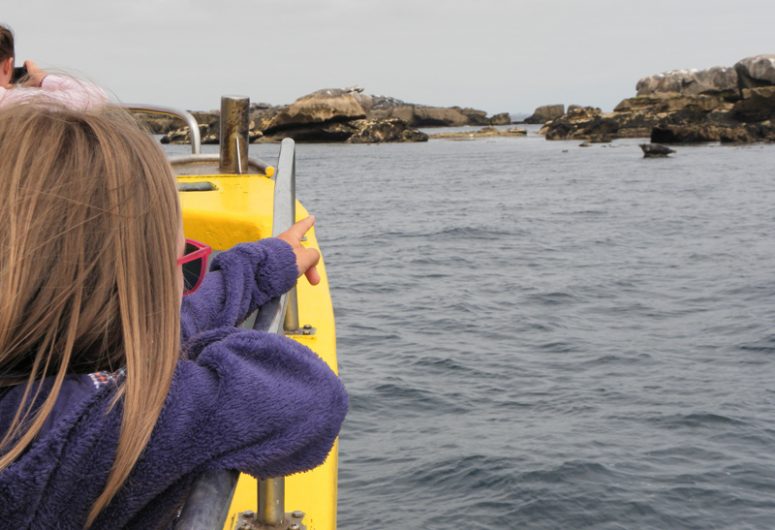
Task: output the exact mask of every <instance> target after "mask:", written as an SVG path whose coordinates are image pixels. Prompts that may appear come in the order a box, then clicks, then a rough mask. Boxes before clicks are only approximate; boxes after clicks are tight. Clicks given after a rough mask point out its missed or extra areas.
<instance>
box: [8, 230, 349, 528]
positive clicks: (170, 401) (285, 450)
mask: <svg viewBox="0 0 775 530" xmlns="http://www.w3.org/2000/svg"><path fill="white" fill-rule="evenodd" d="M296 272H297V269H296V266H295V257H294V254H293V252H292V250H291V249H290V246H289V245H287V244H286V243H284V242H282V241H280V240H277V239H266V240H263V241H260V242H258V243H246V244H241V245H238V246H236V247H234V248H233V249H232V250H230V251H228V252H224V253H222V254H220V255H219V256H218V257H216V258H215V260H213V266H212V269H211V272H209V273H208V275H207V276H206V278H205V281H204V283H203V284H202V287H200V289H199V291H197V292H196V293H194V294H192V295H190V296H187V297H186V298H185V299H184V302H183V305H182V326H181V327H182V337H183V344H184V351H185V355H184V357H187V359H185V360H181V361H180V362H179V363H178V366H177V370H176V372H175V375H174V378H173V380H172V387H171V389H170V393H169V395H168V396H167V401H166V404H165V406H164V409H163V410H162V413H161V416H160V418H159V420H158V422H157V424H156V427H155V429H154V431H153V434H152V436H151V440H150V442H149V444H148V446H147V448H146V449H145V451H144V452H143V454H142V456H141V457H140V459H139V461H138V462H137V465H136V466H135V468H134V470H133V471H132V473H131V475H130V477H129V479H128V480H127V482H126V483H125V484H124V486H123V487H122V489H121V490H120V491H119V493H118V494H117V495H116V497H115V498H114V499H113V501H112V502H111V503H110V505H109V506H108V507H107V508H106V509H105V510H104V511H103V512H102V513H101V514H100V516H99V517H98V519H97V521H96V523H95V525H94V526H93V528H94V529H103V528H105V529H107V528H110V529H114V528H131V529H138V530H139V529H143V530H145V529H157V528H158V529H161V528H169V527H170V525H171V524H172V522H173V521H174V519H175V517H176V516H177V512H178V509H179V508H180V506H181V505H182V503H183V501H184V500H185V497H186V495H187V493H188V491H189V489H190V487H191V485H192V483H193V481H194V479H196V478H197V477H198V476H199V475H200V474H201V473H202V472H204V471H206V470H211V469H238V470H240V471H244V472H247V473H250V474H251V475H254V476H257V477H272V476H279V475H287V474H290V473H295V472H298V471H303V470H307V469H310V468H313V467H315V466H317V465H318V464H320V463H321V462H322V461H323V460H324V459H325V457H326V455H327V454H328V452H329V450H330V449H331V446H332V444H333V442H334V439H335V438H336V435H337V433H338V432H339V428H340V426H341V424H342V421H343V420H344V416H345V413H346V412H347V395H346V393H345V390H344V388H343V386H342V384H341V382H340V381H339V378H338V377H336V375H335V374H334V373H333V372H332V371H331V370H330V369H329V368H328V366H327V365H326V364H325V363H324V362H323V361H322V360H321V359H320V358H319V357H318V356H317V355H315V354H314V353H313V352H312V351H310V350H309V349H307V348H305V347H304V346H301V345H300V344H298V343H297V342H295V341H292V340H290V339H287V338H285V337H280V336H277V335H270V334H266V333H260V332H256V331H252V330H245V329H239V328H236V327H235V326H236V325H238V324H239V323H240V322H241V321H242V320H243V319H244V318H245V317H246V316H247V315H248V314H250V313H251V312H252V311H253V310H255V309H256V308H257V307H258V306H260V305H262V304H264V303H265V302H267V301H268V300H269V299H270V298H273V297H275V296H278V295H280V294H281V293H283V292H285V291H287V290H288V289H289V288H291V287H292V286H293V285H294V283H295V281H296ZM121 377H122V375H121V373H117V374H107V373H98V374H87V375H77V374H73V375H71V376H68V377H67V380H66V382H65V384H64V387H63V388H62V392H61V394H60V397H59V399H58V400H57V404H56V407H55V409H54V412H53V414H52V415H51V417H50V418H49V421H48V422H47V423H46V425H45V427H44V429H43V431H42V432H41V434H40V435H39V436H38V438H37V439H36V440H35V441H34V442H33V444H32V445H31V446H30V447H29V449H28V450H27V451H26V452H25V453H24V455H22V457H21V458H19V459H18V460H16V461H15V462H14V463H13V464H12V465H11V466H10V467H8V468H6V469H4V470H3V471H0V528H2V529H5V528H9V529H10V528H13V529H22V528H29V529H43V528H45V529H54V528H63V529H64V528H67V529H69V528H72V529H77V528H82V527H83V524H84V521H85V520H86V516H87V514H88V511H89V508H90V507H91V505H92V503H93V502H94V500H95V499H96V498H97V496H98V495H99V494H100V492H101V491H102V489H103V487H104V484H105V480H106V479H107V476H108V472H109V471H110V467H111V464H112V462H113V459H114V456H115V451H116V445H117V441H118V433H119V426H120V423H121V410H122V408H121V404H120V403H119V404H118V405H116V406H115V407H114V408H113V409H112V410H109V404H110V401H111V398H112V397H113V395H114V392H115V388H116V384H117V381H119V380H120V379H121ZM47 385H50V381H45V382H44V388H45V386H47ZM21 393H22V389H21V388H20V387H14V388H11V389H6V390H3V391H0V434H2V433H4V432H5V431H6V430H7V429H8V426H9V424H10V421H11V419H12V417H13V414H14V411H15V410H16V407H17V406H18V404H19V401H20V399H21ZM43 393H44V394H45V393H46V392H45V391H44V392H43Z"/></svg>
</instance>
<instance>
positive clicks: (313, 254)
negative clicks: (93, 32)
mask: <svg viewBox="0 0 775 530" xmlns="http://www.w3.org/2000/svg"><path fill="white" fill-rule="evenodd" d="M314 224H315V216H314V215H310V216H309V217H307V218H305V219H302V220H301V221H299V222H297V223H296V224H294V225H293V226H292V227H290V228H289V229H288V230H286V231H285V232H283V233H282V234H280V235H279V236H277V239H282V240H283V241H285V242H286V243H288V244H289V245H290V246H291V248H293V253H294V254H296V267H298V269H299V276H301V275H302V274H303V275H305V276H306V277H307V280H308V281H309V283H311V284H312V285H317V284H319V283H320V274H318V271H317V268H316V266H317V264H318V262H319V261H320V252H318V251H317V250H316V249H314V248H306V247H303V246H302V245H301V240H302V239H303V238H304V234H306V233H307V232H308V231H309V229H310V228H312V226H313V225H314Z"/></svg>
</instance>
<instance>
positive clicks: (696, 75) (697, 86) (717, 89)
mask: <svg viewBox="0 0 775 530" xmlns="http://www.w3.org/2000/svg"><path fill="white" fill-rule="evenodd" d="M635 90H636V92H637V94H638V95H639V96H650V95H652V94H665V93H677V94H682V95H689V96H698V95H702V94H708V95H728V96H734V95H735V94H736V93H737V91H738V88H737V72H736V71H735V68H732V67H727V66H714V67H712V68H707V69H705V70H673V71H672V72H665V73H662V74H656V75H651V76H648V77H644V78H643V79H641V80H639V81H638V82H637V84H636V85H635Z"/></svg>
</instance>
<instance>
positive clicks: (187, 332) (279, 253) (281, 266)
mask: <svg viewBox="0 0 775 530" xmlns="http://www.w3.org/2000/svg"><path fill="white" fill-rule="evenodd" d="M297 276H298V272H297V269H296V256H295V255H294V253H293V250H292V248H291V246H290V245H288V244H287V243H285V242H283V241H281V240H279V239H275V238H271V239H262V240H261V241H258V242H256V243H241V244H239V245H237V246H235V247H233V248H231V249H229V250H227V251H225V252H222V253H220V254H219V255H218V256H216V257H215V259H214V260H213V263H212V266H211V270H210V271H209V272H208V273H207V275H206V276H205V278H204V281H203V282H202V285H201V286H200V287H199V289H198V290H197V291H196V292H195V293H192V294H190V295H188V296H186V297H184V298H183V302H182V304H181V322H180V324H181V333H182V339H183V342H185V341H187V340H188V339H189V338H190V337H193V336H194V335H196V334H197V333H201V332H203V331H206V330H208V329H214V328H219V327H222V326H237V325H239V324H240V323H241V322H242V321H243V320H245V318H247V316H248V315H250V314H251V313H252V312H253V311H255V310H256V309H257V308H258V307H260V306H261V305H263V304H265V303H266V302H268V301H269V300H271V299H272V298H275V297H277V296H280V295H282V294H283V293H285V292H286V291H288V290H290V289H291V288H292V287H293V286H294V285H295V284H296V278H297Z"/></svg>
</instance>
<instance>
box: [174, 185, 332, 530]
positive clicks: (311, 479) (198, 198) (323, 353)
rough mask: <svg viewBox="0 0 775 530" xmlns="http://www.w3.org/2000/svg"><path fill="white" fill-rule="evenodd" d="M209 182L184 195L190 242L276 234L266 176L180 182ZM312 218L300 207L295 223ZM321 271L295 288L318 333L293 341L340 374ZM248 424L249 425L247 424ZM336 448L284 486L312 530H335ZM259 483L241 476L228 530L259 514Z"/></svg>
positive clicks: (303, 314)
mask: <svg viewBox="0 0 775 530" xmlns="http://www.w3.org/2000/svg"><path fill="white" fill-rule="evenodd" d="M202 181H207V182H211V183H213V184H214V185H215V187H216V189H215V190H213V191H191V192H181V193H180V201H181V205H182V207H183V226H184V230H185V232H186V237H190V238H193V239H196V240H199V241H203V242H205V243H208V244H209V245H211V246H212V247H213V249H214V250H225V249H227V248H229V247H231V246H233V245H235V244H237V243H241V242H244V241H254V240H257V239H261V238H264V237H269V236H270V235H271V232H272V213H273V207H272V202H273V194H274V182H273V181H272V180H271V179H269V178H267V177H265V176H262V175H239V176H237V175H196V176H190V177H187V176H182V177H178V182H179V183H183V182H202ZM307 215H308V213H307V211H306V209H305V208H304V207H303V206H302V205H301V204H300V203H297V204H296V219H297V220H299V219H303V218H304V217H306V216H307ZM305 245H307V246H312V247H315V248H318V249H319V246H318V242H317V238H316V236H315V232H314V229H313V230H312V231H310V233H308V234H307V242H306V243H305ZM318 270H319V272H320V276H321V282H320V284H319V285H316V286H312V285H310V284H309V282H307V280H306V278H304V277H302V278H300V279H299V282H298V285H297V292H298V300H299V323H300V324H301V325H305V324H309V325H310V326H312V327H313V328H315V330H316V332H315V334H314V335H310V336H303V335H299V336H293V338H294V339H295V340H297V341H299V342H300V343H302V344H304V345H305V346H308V347H309V348H310V349H312V350H313V351H314V352H315V353H317V354H318V355H319V356H320V357H321V358H322V359H323V360H324V361H326V363H328V365H329V366H330V367H331V368H332V369H333V370H334V371H335V372H336V371H337V361H336V331H335V326H334V310H333V306H332V304H331V296H330V293H329V286H328V275H327V274H326V267H325V262H324V261H323V260H322V259H321V262H320V265H319V266H318ZM246 420H247V421H249V419H246ZM337 468H338V444H336V445H335V446H334V448H333V450H332V451H331V453H330V454H329V455H328V458H327V459H326V461H325V463H323V465H321V466H319V467H317V468H315V469H313V470H311V471H308V472H306V473H300V474H297V475H293V476H290V477H286V482H285V511H294V510H301V511H303V512H304V513H305V517H304V524H305V525H306V526H307V528H308V529H309V530H334V529H335V528H336V502H337ZM257 498H258V494H257V487H256V481H255V479H253V478H251V477H249V476H247V475H241V476H240V480H239V483H238V485H237V490H236V492H235V494H234V500H233V502H232V505H231V507H230V508H229V515H228V517H227V520H226V525H225V526H224V530H232V529H233V528H234V526H235V523H236V519H237V514H238V513H239V512H242V511H245V510H251V511H256V504H257Z"/></svg>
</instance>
